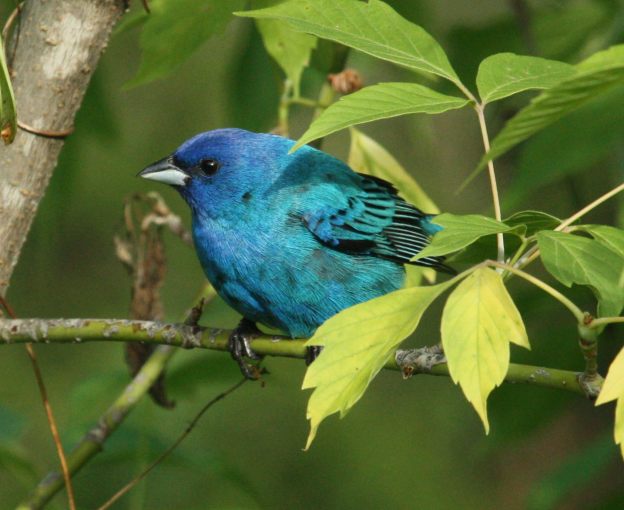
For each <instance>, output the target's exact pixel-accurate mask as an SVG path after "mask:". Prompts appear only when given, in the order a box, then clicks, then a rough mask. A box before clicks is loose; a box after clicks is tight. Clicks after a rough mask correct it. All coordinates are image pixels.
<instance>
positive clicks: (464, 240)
mask: <svg viewBox="0 0 624 510" xmlns="http://www.w3.org/2000/svg"><path fill="white" fill-rule="evenodd" d="M433 223H435V224H436V225H440V226H441V227H443V229H442V230H440V231H439V232H437V233H436V234H435V235H434V236H433V239H432V240H431V244H430V245H429V246H427V247H426V248H425V249H424V250H422V251H421V252H420V253H418V254H417V255H415V256H414V257H413V258H412V260H418V259H420V258H422V257H432V256H435V255H447V254H449V253H452V252H455V251H458V250H461V249H462V248H465V247H466V246H468V245H470V244H472V243H474V242H475V241H476V240H477V239H479V238H481V237H483V236H487V235H492V234H498V233H499V232H510V233H518V234H522V233H523V232H524V227H523V226H521V225H520V226H515V227H512V226H509V225H505V224H504V223H501V222H500V221H496V220H495V219H493V218H488V217H487V216H481V215H480V214H466V215H462V216H459V215H455V214H449V213H444V214H440V215H439V216H436V217H435V218H434V219H433Z"/></svg>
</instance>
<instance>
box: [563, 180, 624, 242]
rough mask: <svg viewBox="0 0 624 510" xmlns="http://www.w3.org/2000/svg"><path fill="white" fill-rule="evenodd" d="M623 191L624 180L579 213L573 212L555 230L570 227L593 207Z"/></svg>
mask: <svg viewBox="0 0 624 510" xmlns="http://www.w3.org/2000/svg"><path fill="white" fill-rule="evenodd" d="M621 191H624V182H623V183H622V184H620V185H619V186H616V187H615V188H613V189H612V190H611V191H607V192H606V193H605V194H604V195H602V196H600V197H598V198H597V199H596V200H594V201H593V202H592V203H591V204H587V205H586V206H585V207H583V208H582V209H581V210H580V211H578V212H577V213H575V214H573V215H572V216H570V217H569V218H568V219H566V220H564V221H562V222H561V224H560V225H559V226H558V227H557V228H556V229H555V230H558V231H561V230H563V229H564V228H566V227H569V226H570V225H572V223H574V222H575V221H576V220H578V219H579V218H581V217H583V216H585V215H586V214H587V213H588V212H589V211H591V210H592V209H595V208H596V207H598V206H599V205H600V204H602V203H603V202H606V201H607V200H609V199H610V198H611V197H612V196H614V195H617V194H618V193H620V192H621Z"/></svg>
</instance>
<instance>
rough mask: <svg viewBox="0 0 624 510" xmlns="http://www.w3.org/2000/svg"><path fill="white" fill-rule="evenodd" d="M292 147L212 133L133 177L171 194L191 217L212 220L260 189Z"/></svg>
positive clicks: (270, 139) (238, 132)
mask: <svg viewBox="0 0 624 510" xmlns="http://www.w3.org/2000/svg"><path fill="white" fill-rule="evenodd" d="M292 144H293V142H292V141H291V140H288V139H286V138H282V137H279V136H274V135H267V134H258V133H251V132H249V131H244V130H242V129H217V130H214V131H208V132H206V133H201V134H199V135H197V136H194V137H193V138H191V139H189V140H187V141H186V142H184V143H183V144H182V145H181V146H180V147H178V148H177V149H176V150H175V151H174V152H173V153H172V154H170V155H169V156H167V157H165V158H163V159H161V160H159V161H157V162H155V163H153V164H152V165H150V166H148V167H147V168H145V169H144V170H142V171H141V172H140V173H139V176H140V177H143V178H145V179H151V180H154V181H158V182H162V183H165V184H169V185H171V186H173V187H174V188H175V189H177V190H178V191H179V192H180V194H181V195H182V197H183V198H184V199H185V200H186V201H187V202H188V204H189V205H190V206H191V209H193V210H194V211H196V212H200V213H203V214H208V215H217V214H219V213H220V211H223V210H224V209H226V208H229V209H231V208H232V207H234V206H235V205H236V204H237V203H242V202H245V201H247V200H249V196H250V195H252V194H256V193H258V192H261V191H262V190H263V189H266V187H267V185H268V184H270V182H271V181H273V180H274V178H275V177H276V174H277V173H278V171H279V167H280V166H281V165H279V162H280V161H284V160H285V159H287V158H288V157H289V156H288V150H289V149H290V147H291V146H292Z"/></svg>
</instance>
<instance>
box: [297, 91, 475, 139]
mask: <svg viewBox="0 0 624 510" xmlns="http://www.w3.org/2000/svg"><path fill="white" fill-rule="evenodd" d="M467 104H468V100H467V99H461V98H459V97H455V96H447V95H444V94H440V93H439V92H436V91H435V90H432V89H430V88H427V87H424V86H422V85H418V84H416V83H380V84H378V85H371V86H370V87H365V88H363V89H362V90H359V91H357V92H355V93H353V94H349V95H348V96H343V97H341V98H340V99H339V100H338V101H337V102H335V103H334V104H332V105H331V106H329V108H327V109H326V110H325V111H324V112H323V113H322V114H321V115H320V116H319V117H318V118H317V119H315V120H314V122H312V124H311V125H310V127H309V128H308V130H307V131H306V132H305V133H303V135H302V136H301V138H299V140H298V141H297V143H296V144H295V146H294V147H293V148H292V149H291V151H293V150H296V149H297V148H299V147H301V146H302V145H305V144H306V143H308V142H311V141H312V140H316V139H317V138H322V137H323V136H327V135H329V134H331V133H335V132H336V131H339V130H341V129H344V128H347V127H349V126H354V125H356V124H363V123H365V122H372V121H374V120H380V119H388V118H390V117H398V116H400V115H407V114H409V113H430V114H435V113H442V112H446V111H448V110H456V109H457V108H462V107H463V106H466V105H467Z"/></svg>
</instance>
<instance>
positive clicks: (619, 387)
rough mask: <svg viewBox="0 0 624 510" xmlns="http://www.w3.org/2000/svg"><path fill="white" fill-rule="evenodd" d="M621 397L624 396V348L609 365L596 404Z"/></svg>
mask: <svg viewBox="0 0 624 510" xmlns="http://www.w3.org/2000/svg"><path fill="white" fill-rule="evenodd" d="M620 397H624V348H622V349H620V352H619V353H618V355H617V356H616V357H615V359H614V360H613V361H612V362H611V365H610V366H609V371H608V372H607V377H606V378H605V381H604V383H603V385H602V389H601V390H600V394H599V395H598V398H597V399H596V405H597V406H599V405H602V404H606V403H607V402H611V401H612V400H615V399H618V398H620Z"/></svg>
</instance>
